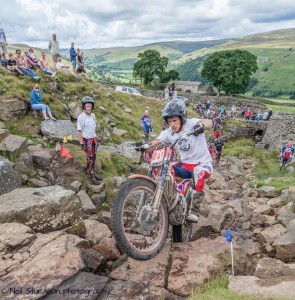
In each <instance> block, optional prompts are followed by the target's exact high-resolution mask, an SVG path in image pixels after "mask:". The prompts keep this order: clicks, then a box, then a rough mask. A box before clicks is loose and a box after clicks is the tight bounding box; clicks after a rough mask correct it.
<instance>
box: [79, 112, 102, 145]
mask: <svg viewBox="0 0 295 300" xmlns="http://www.w3.org/2000/svg"><path fill="white" fill-rule="evenodd" d="M96 125H97V121H96V119H95V115H94V114H93V113H91V115H88V114H86V113H85V112H82V113H81V114H80V115H79V117H78V120H77V130H79V131H81V132H82V137H83V138H85V139H90V138H95V137H96V131H95V128H96Z"/></svg>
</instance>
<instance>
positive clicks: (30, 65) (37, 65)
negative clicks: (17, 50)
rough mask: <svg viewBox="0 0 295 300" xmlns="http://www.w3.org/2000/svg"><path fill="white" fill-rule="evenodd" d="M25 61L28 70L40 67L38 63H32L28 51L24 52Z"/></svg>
mask: <svg viewBox="0 0 295 300" xmlns="http://www.w3.org/2000/svg"><path fill="white" fill-rule="evenodd" d="M25 59H26V61H27V66H28V68H29V69H34V68H35V69H40V65H39V64H38V62H37V63H36V62H34V61H33V60H32V58H31V57H30V52H29V50H26V51H25Z"/></svg>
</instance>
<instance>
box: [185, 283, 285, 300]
mask: <svg viewBox="0 0 295 300" xmlns="http://www.w3.org/2000/svg"><path fill="white" fill-rule="evenodd" d="M228 284H229V278H228V277H220V278H216V279H215V280H212V281H210V282H208V283H205V284H204V285H202V286H201V287H200V288H199V289H197V290H195V291H193V292H192V295H191V297H190V298H189V299H190V300H286V299H284V298H277V297H276V298H274V297H263V296H261V295H260V296H250V295H241V294H238V293H236V292H233V291H231V290H229V289H228Z"/></svg>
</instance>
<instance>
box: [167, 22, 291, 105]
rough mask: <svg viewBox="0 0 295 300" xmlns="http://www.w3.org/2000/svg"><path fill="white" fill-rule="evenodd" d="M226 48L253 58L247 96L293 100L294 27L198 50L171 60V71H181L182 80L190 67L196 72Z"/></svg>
mask: <svg viewBox="0 0 295 300" xmlns="http://www.w3.org/2000/svg"><path fill="white" fill-rule="evenodd" d="M228 49H244V50H248V51H250V52H251V53H253V54H254V55H256V56H257V63H258V71H257V72H256V73H255V74H254V75H253V78H252V80H251V85H250V89H249V93H248V94H249V95H254V96H264V97H281V98H284V99H288V98H291V99H294V98H295V85H294V84H295V82H294V78H295V52H294V50H295V28H292V29H284V30H276V31H271V32H264V33H259V34H254V35H249V36H245V37H243V38H241V39H236V40H233V41H229V42H226V43H224V44H220V45H217V46H215V47H211V48H203V49H199V50H196V51H193V52H191V53H188V54H185V55H183V56H182V57H180V58H178V59H175V60H174V61H172V62H171V68H175V69H176V70H178V71H179V70H181V71H180V75H181V78H184V77H185V75H186V74H188V73H190V72H189V69H190V68H191V67H192V66H193V65H198V66H199V68H198V70H197V71H198V72H200V70H201V66H200V62H202V61H204V58H206V57H207V56H208V55H210V54H212V53H213V52H215V51H220V50H228ZM183 66H185V68H183ZM200 80H201V81H202V79H200Z"/></svg>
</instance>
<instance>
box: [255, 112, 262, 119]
mask: <svg viewBox="0 0 295 300" xmlns="http://www.w3.org/2000/svg"><path fill="white" fill-rule="evenodd" d="M261 119H262V118H261V112H260V110H259V111H258V112H257V114H256V116H255V121H260V120H261Z"/></svg>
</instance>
